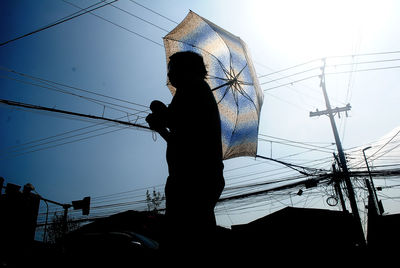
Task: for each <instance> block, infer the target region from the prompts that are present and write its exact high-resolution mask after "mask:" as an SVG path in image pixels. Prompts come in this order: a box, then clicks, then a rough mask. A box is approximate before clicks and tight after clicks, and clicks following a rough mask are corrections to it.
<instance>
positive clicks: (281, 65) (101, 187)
mask: <svg viewBox="0 0 400 268" xmlns="http://www.w3.org/2000/svg"><path fill="white" fill-rule="evenodd" d="M69 2H71V3H73V4H74V5H77V6H80V7H87V6H90V5H91V4H94V3H96V1H79V0H71V1H69ZM137 3H139V4H141V5H144V6H146V7H148V8H150V9H152V10H153V11H156V12H158V13H160V14H162V15H164V16H166V17H168V18H169V19H171V20H173V21H176V22H180V21H181V20H182V19H183V18H184V17H185V16H186V14H187V13H188V11H189V10H193V11H194V12H196V13H198V14H199V15H200V16H203V17H205V18H207V19H208V20H210V21H212V22H214V23H215V24H217V25H219V26H221V27H223V28H225V29H226V30H228V31H230V32H232V33H233V34H235V35H238V36H240V37H241V38H242V39H243V40H244V41H245V42H246V43H247V45H248V47H249V50H250V52H251V54H252V56H253V60H254V62H255V68H256V71H257V73H258V74H259V75H264V74H269V73H272V72H274V71H278V70H282V69H285V68H287V67H291V66H296V65H298V64H302V63H305V62H309V61H312V60H315V59H319V58H322V57H329V56H341V55H353V54H356V55H360V54H367V53H380V52H396V51H399V50H400V49H399V43H400V40H399V39H400V33H399V31H400V29H399V28H398V27H397V26H398V25H399V24H400V21H399V20H400V18H399V17H398V16H397V13H398V12H397V11H398V10H399V8H400V6H399V2H396V1H289V0H285V1H225V0H221V1H161V0H160V1H143V0H137ZM114 5H115V6H116V7H118V8H120V9H122V10H124V11H125V12H124V11H121V10H120V9H117V8H115V7H112V6H107V7H104V8H102V9H99V10H97V11H94V13H95V14H97V15H99V16H101V17H103V18H105V19H107V20H109V21H111V22H113V23H114V24H112V23H110V22H107V21H104V20H102V19H100V18H98V17H96V16H93V15H91V14H85V15H83V16H81V17H79V18H75V19H73V20H70V21H68V22H65V23H62V24H60V25H57V26H54V27H52V28H49V29H46V30H44V31H42V32H39V33H36V34H33V35H31V36H28V37H25V38H22V39H20V40H17V41H14V42H12V43H9V44H7V45H4V46H1V47H0V66H1V67H2V69H1V70H0V83H1V90H0V98H2V99H9V100H15V101H20V102H26V103H31V104H37V105H42V106H47V107H55V108H58V109H64V110H70V111H75V112H80V113H87V114H94V115H102V114H103V112H104V116H107V117H110V118H117V117H123V116H126V112H125V113H122V112H120V111H116V110H113V109H111V108H109V107H106V108H105V109H104V106H102V105H99V104H96V103H93V102H92V101H88V100H87V99H83V98H82V97H77V96H76V95H82V96H83V95H84V96H86V97H88V96H90V97H92V98H95V99H101V100H106V99H105V98H103V97H100V96H99V95H93V94H89V93H87V92H82V91H77V90H74V89H71V88H66V87H60V86H59V88H62V89H64V90H68V91H71V92H74V93H75V94H76V95H74V96H72V95H67V94H63V93H60V92H56V91H54V90H49V89H46V88H43V87H38V86H35V85H32V83H33V84H39V82H38V81H35V80H32V79H29V78H27V77H26V76H25V77H23V76H20V75H17V74H16V73H12V72H10V70H14V71H17V72H19V73H23V74H26V75H30V76H33V77H39V78H42V79H46V80H51V81H54V82H57V83H62V84H65V85H68V86H72V87H77V88H80V89H84V90H89V91H91V92H95V93H97V94H102V95H107V96H111V97H113V98H118V99H121V100H125V101H129V102H130V103H127V102H121V101H116V100H115V99H114V100H110V99H107V100H108V101H112V102H113V103H118V104H120V105H123V106H129V107H130V108H133V109H136V110H140V111H144V112H142V113H140V114H139V115H140V116H145V111H146V110H147V108H145V107H143V106H138V105H133V104H132V103H137V104H140V105H144V106H148V105H149V104H150V102H151V101H152V100H154V99H159V100H161V101H164V102H165V103H169V102H170V100H171V98H172V96H171V94H170V92H169V90H168V88H167V87H166V64H165V53H164V49H163V47H162V45H161V46H160V44H162V37H163V36H165V35H166V34H167V31H170V30H172V29H173V28H174V27H175V26H176V24H175V23H174V22H171V21H170V20H167V19H165V18H163V17H161V16H159V15H157V14H155V13H154V12H151V11H149V10H148V9H146V8H143V7H142V6H140V5H138V4H136V3H135V2H132V1H129V0H120V1H117V2H116V3H114ZM76 11H77V9H76V8H75V7H73V6H72V5H70V4H68V3H67V2H66V1H61V0H60V1H53V0H51V1H50V0H49V1H28V0H27V1H23V0H20V1H11V0H10V1H7V0H6V1H1V3H0V27H1V28H0V29H1V30H0V31H1V35H0V36H1V40H0V42H5V41H7V40H10V39H12V38H15V37H17V36H20V35H22V34H25V33H28V32H31V31H33V30H36V29H38V28H40V27H43V26H45V25H48V24H50V23H53V22H55V21H57V20H58V19H60V18H63V17H65V16H67V15H70V14H72V13H74V12H76ZM126 12H129V13H131V14H134V15H136V16H138V17H140V18H141V19H142V20H141V19H138V18H137V17H134V16H132V15H129V14H127V13H126ZM143 19H144V20H146V21H147V22H144V21H143ZM148 22H151V23H152V24H153V25H151V24H149V23H148ZM115 24H118V25H120V26H122V27H124V28H125V29H122V28H121V27H118V26H116V25H115ZM154 25H156V26H157V27H155V26H154ZM160 28H162V29H160ZM133 32H135V33H137V34H140V35H142V37H140V36H138V35H137V34H134V33H133ZM143 37H146V38H148V39H150V40H152V41H149V40H147V39H145V38H143ZM156 43H158V44H156ZM399 56H400V53H388V54H371V55H363V56H356V57H337V58H335V57H331V58H328V59H327V65H328V66H330V67H329V68H327V70H326V73H335V72H336V73H337V72H343V71H349V70H353V71H354V70H364V69H379V68H381V69H380V70H375V71H372V70H371V71H362V72H354V73H349V72H346V73H343V74H330V75H327V78H326V82H327V90H328V94H329V96H330V97H331V103H332V106H333V107H337V106H345V105H346V104H347V103H351V105H352V110H351V111H350V112H349V117H348V118H346V117H345V116H344V115H343V114H342V117H341V118H340V119H339V118H337V124H338V128H339V132H340V135H341V138H342V140H343V147H344V148H346V149H347V148H353V147H357V146H363V145H364V144H368V143H371V142H373V141H376V140H378V139H379V138H380V137H382V136H384V135H385V134H386V133H388V132H390V131H391V130H393V129H394V128H395V127H397V126H398V125H399V120H398V116H397V115H398V114H399V109H400V108H399V107H400V105H399V101H400V91H399V90H398V89H397V87H398V84H399V77H400V76H399V71H400V70H399V68H397V67H395V66H397V65H400V64H398V61H396V59H398V58H400V57H399ZM357 62H358V63H359V64H354V63H357ZM362 62H370V63H362ZM344 64H353V65H344ZM320 66H321V61H320V60H316V61H313V62H311V63H309V64H304V65H301V66H299V67H296V68H293V69H290V70H287V71H282V72H279V73H277V74H275V75H270V76H267V77H264V78H260V83H262V88H263V89H265V90H266V91H265V97H264V105H263V108H262V113H261V121H260V133H262V134H266V135H269V136H272V137H278V138H281V139H282V138H283V139H288V140H291V141H298V142H303V143H307V144H308V145H307V146H310V144H312V145H315V146H325V147H327V150H328V152H322V151H311V152H310V150H309V149H308V150H307V149H306V148H298V147H293V146H287V145H283V144H281V143H276V141H280V142H282V140H278V139H273V138H269V139H270V140H271V139H272V140H274V141H275V142H274V143H271V142H269V141H268V142H265V141H260V142H259V149H258V151H259V154H262V155H267V156H271V154H272V156H273V157H274V158H278V159H282V160H285V161H288V162H291V163H297V164H300V163H310V164H309V165H311V166H313V165H316V166H317V164H315V162H311V161H317V160H320V159H327V161H325V163H323V161H322V162H321V163H322V164H320V166H318V167H323V168H329V167H330V163H331V162H330V160H329V157H331V156H332V154H331V151H332V152H333V150H334V146H331V145H330V144H331V143H332V142H334V139H333V135H332V131H331V127H330V124H329V120H328V118H326V117H313V118H310V117H309V112H310V111H315V110H316V109H317V108H318V109H319V110H323V109H325V104H324V101H323V96H322V92H321V89H320V88H319V82H320V80H319V78H318V76H317V75H318V74H319V73H320V70H319V69H318V68H319V67H320ZM387 67H391V68H390V69H388V68H387ZM392 67H393V68H392ZM310 69H311V70H310ZM307 70H310V71H307ZM296 73H301V74H297V75H294V74H296ZM285 76H290V77H289V78H284V77H285ZM309 76H315V77H314V78H311V79H305V80H304V81H301V82H297V81H298V80H301V79H303V78H305V77H309ZM16 79H18V80H24V81H25V83H21V81H16ZM276 79H278V80H277V81H275V82H268V80H276ZM27 82H29V83H31V84H27ZM291 83H293V84H291ZM283 84H287V85H286V86H282V85H283ZM41 85H42V86H43V84H41ZM53 85H54V84H53ZM47 86H48V85H47ZM114 108H118V107H116V106H114ZM119 108H121V107H119ZM121 109H122V110H124V111H129V112H130V113H132V114H133V113H136V112H137V111H136V110H127V109H126V108H121ZM132 117H134V116H132V115H131V116H130V120H132ZM138 122H143V118H139V119H138ZM95 123H99V122H94V121H90V122H86V121H80V120H76V118H72V117H68V118H66V117H60V116H59V115H57V116H56V115H54V114H50V113H43V112H32V111H26V110H21V109H17V108H10V107H6V106H4V105H1V106H0V126H1V130H2V131H1V134H0V149H1V155H0V176H3V177H4V178H5V179H6V182H12V183H16V184H19V185H23V184H25V183H27V182H30V183H32V184H33V185H34V186H35V187H36V191H37V192H38V193H40V194H41V195H42V196H44V197H46V198H48V199H51V200H55V201H58V202H70V201H72V200H77V199H81V198H83V197H84V196H92V197H93V198H96V197H98V198H100V197H102V196H105V195H113V194H116V193H121V192H126V191H133V190H136V189H141V190H138V192H135V194H137V195H139V194H140V195H144V193H145V191H146V189H149V190H152V189H153V187H154V186H156V189H157V190H160V191H162V189H163V186H162V185H163V184H164V183H165V179H166V176H167V166H166V163H165V147H166V145H165V143H164V142H163V141H162V139H161V138H160V137H158V138H157V139H156V140H155V137H154V135H152V133H151V132H148V131H139V130H135V129H120V128H115V126H114V127H113V126H110V125H97V126H93V125H94V124H95ZM107 126H109V128H105V127H107ZM87 127H89V128H87ZM101 127H102V128H104V129H102V130H97V131H96V132H91V133H86V132H89V131H93V130H95V129H99V128H101ZM80 128H86V129H84V130H82V131H80V132H78V131H77V132H73V133H75V135H78V134H80V135H79V136H74V137H70V138H69V139H65V137H66V136H57V137H56V138H52V139H47V140H43V141H42V142H39V143H41V144H42V145H40V146H35V145H37V144H39V143H29V144H26V143H28V142H31V141H37V140H39V139H44V138H47V137H50V136H55V135H60V134H63V133H64V134H65V133H66V132H69V131H72V130H76V129H80ZM109 131H113V132H110V133H106V132H109ZM83 133H86V134H83ZM98 134H101V135H98ZM69 135H72V134H69ZM92 135H98V136H96V137H91V138H87V137H89V136H92ZM56 139H57V140H58V141H57V142H53V143H51V142H50V141H54V140H56ZM78 139H82V140H80V141H76V142H71V143H70V141H74V140H78ZM45 142H48V143H46V144H43V143H45ZM62 143H67V144H64V145H60V144H62ZM24 144H25V145H24ZM271 144H272V148H271ZM22 145H24V147H22ZM16 146H18V147H16ZM51 146H53V147H51ZM46 147H51V148H47V149H44V148H46ZM308 148H311V147H308ZM31 151H35V152H31ZM194 153H195V152H194ZM289 155H295V156H293V157H287V156H289ZM279 168H282V167H281V166H279V165H277V164H276V163H270V162H265V161H261V160H257V159H254V158H246V157H242V158H237V159H232V160H228V161H226V162H225V177H226V180H227V187H228V186H233V185H238V184H246V183H249V181H250V182H265V181H268V180H273V179H276V178H281V177H285V176H289V177H290V176H294V175H295V172H293V171H290V170H279V171H278V172H275V173H274V172H273V170H276V169H279ZM282 172H287V173H282ZM291 172H292V173H291ZM296 191H297V190H296ZM116 197H118V195H117V196H116ZM296 198H297V197H296ZM325 199H326V196H325ZM95 200H96V199H95ZM128 200H129V199H128ZM269 200H272V199H269ZM288 200H291V201H288ZM321 200H324V195H321V198H320V199H318V198H317V199H316V201H315V202H316V203H318V202H321ZM110 202H111V201H110ZM290 202H292V203H293V200H292V199H288V198H286V199H285V201H280V203H279V202H278V201H277V202H275V203H274V202H273V201H271V202H269V203H268V202H266V204H265V206H264V207H261V206H259V207H257V209H256V210H250V212H249V211H247V212H246V213H244V212H243V211H241V210H236V211H235V210H232V211H231V210H230V208H231V207H230V206H229V205H225V206H224V207H222V208H220V209H219V210H218V220H219V223H220V224H222V225H225V226H228V225H231V224H237V223H242V222H246V221H248V220H249V219H252V218H254V217H255V215H260V214H266V213H267V212H268V211H273V210H274V209H276V208H277V207H279V206H282V204H284V205H290ZM298 202H300V203H301V204H302V205H303V204H304V205H305V204H308V203H307V202H308V201H307V200H300V199H299V200H298ZM111 203H112V202H111ZM246 205H249V203H247V204H246ZM311 205H312V204H311V203H310V206H311ZM322 206H323V205H322ZM391 208H392V211H396V209H397V207H396V204H395V203H394V205H392V206H391ZM336 209H338V208H336Z"/></svg>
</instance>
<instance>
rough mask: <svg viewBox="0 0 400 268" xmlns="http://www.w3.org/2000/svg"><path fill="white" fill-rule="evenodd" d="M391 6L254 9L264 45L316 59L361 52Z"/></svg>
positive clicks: (310, 4) (352, 2)
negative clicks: (367, 38) (364, 36)
mask: <svg viewBox="0 0 400 268" xmlns="http://www.w3.org/2000/svg"><path fill="white" fill-rule="evenodd" d="M388 3H389V2H388V1H365V0H364V1H362V0H347V1H346V0H336V1H322V0H319V1H317V0H313V1H309V0H305V1H290V0H284V1H259V2H257V4H254V5H253V8H252V10H253V12H255V14H254V16H253V17H252V20H253V22H254V23H255V25H259V26H261V25H262V27H260V29H262V33H260V36H261V38H262V39H263V41H264V42H266V43H275V44H279V45H275V46H279V47H276V49H278V50H280V51H288V52H289V53H291V52H293V53H294V54H296V55H297V57H301V58H303V59H313V58H319V57H324V56H330V55H341V54H350V53H353V52H354V51H355V50H357V49H359V47H360V44H361V42H362V39H363V33H364V32H365V31H368V32H369V33H370V31H374V30H377V29H379V25H382V23H384V21H385V13H386V12H385V11H384V10H388V9H389V7H390V5H389V4H388ZM257 6H258V8H256V7H257ZM386 15H387V14H386ZM293 50H295V51H293Z"/></svg>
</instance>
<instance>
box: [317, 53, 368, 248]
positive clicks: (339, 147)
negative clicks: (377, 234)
mask: <svg viewBox="0 0 400 268" xmlns="http://www.w3.org/2000/svg"><path fill="white" fill-rule="evenodd" d="M325 65H326V59H323V67H322V68H321V69H322V74H321V84H320V86H321V88H322V92H323V94H324V99H325V104H326V111H321V112H317V113H315V114H311V113H310V116H318V115H322V114H327V115H328V116H329V119H330V122H331V126H332V130H333V135H334V137H335V142H336V147H337V150H338V156H339V162H340V163H339V164H340V167H341V169H342V173H343V178H344V182H345V185H346V188H347V192H348V197H349V201H350V207H351V211H352V213H353V216H354V219H355V221H356V224H357V229H358V238H359V243H360V245H361V246H365V245H366V243H365V237H364V232H363V228H362V223H361V218H360V214H359V212H358V206H357V201H356V198H355V194H354V188H353V184H352V183H351V181H350V176H349V171H348V169H347V161H346V156H345V155H344V152H343V148H342V143H341V141H340V137H339V133H338V130H337V127H336V122H335V118H334V115H333V113H334V111H335V110H333V109H332V107H331V104H330V102H329V98H328V93H327V92H326V85H325ZM350 108H351V106H350V105H347V106H346V107H344V108H337V111H338V112H339V110H343V111H348V110H350Z"/></svg>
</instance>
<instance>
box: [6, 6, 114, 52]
mask: <svg viewBox="0 0 400 268" xmlns="http://www.w3.org/2000/svg"><path fill="white" fill-rule="evenodd" d="M116 1H118V0H113V1H111V2H108V3H105V4H104V5H101V6H98V7H94V8H91V9H89V10H85V12H82V13H79V14H76V15H73V16H67V17H66V18H65V19H62V20H58V21H56V22H54V23H51V24H49V25H47V26H44V27H41V28H39V29H37V30H34V31H32V32H29V33H26V34H24V35H21V36H18V37H16V38H13V39H10V40H8V41H5V42H3V43H0V47H1V46H4V45H6V44H9V43H11V42H14V41H17V40H19V39H22V38H25V37H27V36H30V35H32V34H35V33H38V32H41V31H44V30H46V29H49V28H51V27H54V26H56V25H59V24H61V23H64V22H67V21H70V20H72V19H75V18H77V17H80V16H82V15H85V14H86V13H89V12H91V11H94V10H97V9H99V8H102V7H105V6H107V5H110V4H111V3H114V2H116Z"/></svg>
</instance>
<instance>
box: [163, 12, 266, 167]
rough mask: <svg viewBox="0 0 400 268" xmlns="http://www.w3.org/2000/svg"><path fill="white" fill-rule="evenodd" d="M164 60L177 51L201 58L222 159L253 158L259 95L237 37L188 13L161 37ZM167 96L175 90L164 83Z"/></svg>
mask: <svg viewBox="0 0 400 268" xmlns="http://www.w3.org/2000/svg"><path fill="white" fill-rule="evenodd" d="M164 46H165V51H166V57H167V64H168V62H169V57H170V56H171V55H173V54H174V53H176V52H180V51H193V52H196V53H198V54H200V55H202V56H203V59H204V63H205V65H206V68H207V72H208V75H207V80H206V81H207V83H208V84H209V85H210V87H211V88H212V90H213V93H214V97H215V99H216V101H217V103H218V109H219V113H220V117H221V132H222V147H223V157H224V159H229V158H233V157H238V156H256V153H257V136H258V124H259V116H260V110H261V105H262V103H263V93H262V91H261V88H260V85H259V83H258V79H257V76H256V72H255V70H254V67H253V63H252V61H251V58H250V56H249V52H248V50H247V47H246V44H245V43H244V42H243V41H242V40H241V39H240V38H239V37H237V36H235V35H233V34H231V33H229V32H227V31H226V30H224V29H222V28H221V27H219V26H217V25H215V24H214V23H212V22H210V21H208V20H206V19H204V18H202V17H200V16H199V15H197V14H196V13H194V12H193V11H190V12H189V14H188V15H187V16H186V17H185V19H184V20H183V21H182V22H181V23H180V24H179V25H178V26H177V27H176V28H175V29H173V30H172V31H171V32H169V33H168V34H167V35H166V36H165V37H164ZM168 87H169V89H170V90H171V93H172V94H174V93H175V90H176V89H175V88H174V87H173V86H172V85H170V83H168Z"/></svg>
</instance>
